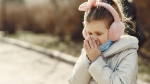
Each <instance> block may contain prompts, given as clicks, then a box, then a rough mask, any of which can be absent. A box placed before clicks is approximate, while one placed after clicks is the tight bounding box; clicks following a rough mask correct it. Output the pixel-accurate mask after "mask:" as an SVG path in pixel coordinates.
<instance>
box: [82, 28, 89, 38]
mask: <svg viewBox="0 0 150 84" xmlns="http://www.w3.org/2000/svg"><path fill="white" fill-rule="evenodd" d="M82 35H83V37H84V38H86V37H87V35H88V34H87V31H86V29H85V28H83V31H82Z"/></svg>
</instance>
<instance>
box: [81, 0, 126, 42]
mask: <svg viewBox="0 0 150 84" xmlns="http://www.w3.org/2000/svg"><path fill="white" fill-rule="evenodd" d="M92 6H102V7H104V8H106V9H107V10H108V11H110V13H111V14H112V16H113V18H114V22H113V23H112V24H111V26H110V28H109V39H110V40H111V41H117V40H119V38H120V37H121V35H122V34H123V33H124V29H125V25H124V23H123V22H121V20H120V17H119V14H118V13H117V12H116V10H115V9H114V8H113V7H112V6H111V5H110V4H107V3H104V2H102V1H101V0H98V1H96V0H88V2H84V3H82V4H81V5H80V6H79V10H80V11H88V10H89V9H90V8H91V7H92ZM83 36H84V38H85V37H86V36H87V35H86V30H85V28H84V29H83Z"/></svg>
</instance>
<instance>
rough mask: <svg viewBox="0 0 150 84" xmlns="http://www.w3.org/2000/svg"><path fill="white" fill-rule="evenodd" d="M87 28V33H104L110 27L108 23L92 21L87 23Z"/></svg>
mask: <svg viewBox="0 0 150 84" xmlns="http://www.w3.org/2000/svg"><path fill="white" fill-rule="evenodd" d="M85 27H86V30H87V31H91V32H92V31H100V32H103V31H104V30H107V29H108V25H107V24H106V21H104V20H101V21H91V22H86V23H85Z"/></svg>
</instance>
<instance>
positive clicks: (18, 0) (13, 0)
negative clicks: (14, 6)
mask: <svg viewBox="0 0 150 84" xmlns="http://www.w3.org/2000/svg"><path fill="white" fill-rule="evenodd" d="M5 1H6V2H7V3H8V2H17V3H24V0H5Z"/></svg>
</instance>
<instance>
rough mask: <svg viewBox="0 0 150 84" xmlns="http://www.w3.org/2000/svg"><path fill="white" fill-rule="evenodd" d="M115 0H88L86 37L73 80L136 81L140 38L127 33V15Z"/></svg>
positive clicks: (100, 83)
mask: <svg viewBox="0 0 150 84" xmlns="http://www.w3.org/2000/svg"><path fill="white" fill-rule="evenodd" d="M119 8H120V7H119V2H117V1H114V0H108V1H107V0H88V2H85V3H83V4H81V5H80V6H79V10H80V11H85V14H84V22H83V23H84V26H85V28H84V30H83V36H84V38H85V40H84V45H83V49H82V52H81V56H80V57H79V59H78V61H77V63H76V64H75V66H74V69H73V71H72V74H71V76H70V78H69V83H70V84H136V74H137V71H138V56H137V49H138V40H137V38H135V37H132V36H129V35H125V33H124V28H125V25H124V24H125V22H126V21H127V19H126V18H125V16H124V15H123V13H122V11H121V10H120V9H119Z"/></svg>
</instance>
